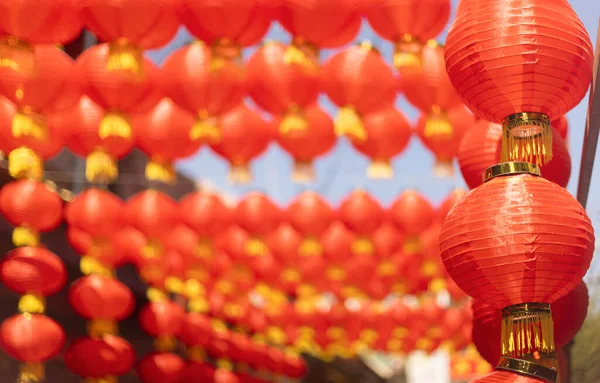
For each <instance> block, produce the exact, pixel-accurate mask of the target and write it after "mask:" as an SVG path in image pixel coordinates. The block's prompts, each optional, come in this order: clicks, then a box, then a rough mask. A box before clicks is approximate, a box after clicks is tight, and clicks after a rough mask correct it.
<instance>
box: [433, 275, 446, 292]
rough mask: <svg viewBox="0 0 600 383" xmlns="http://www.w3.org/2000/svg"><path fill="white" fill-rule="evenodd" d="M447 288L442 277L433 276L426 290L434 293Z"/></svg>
mask: <svg viewBox="0 0 600 383" xmlns="http://www.w3.org/2000/svg"><path fill="white" fill-rule="evenodd" d="M447 289H448V284H447V283H446V280H445V279H444V278H435V279H433V280H432V281H431V282H429V286H428V290H429V291H430V292H432V293H434V294H437V293H441V292H442V291H446V290H447Z"/></svg>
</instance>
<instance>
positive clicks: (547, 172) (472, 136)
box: [458, 121, 571, 189]
mask: <svg viewBox="0 0 600 383" xmlns="http://www.w3.org/2000/svg"><path fill="white" fill-rule="evenodd" d="M552 153H553V155H552V158H553V160H552V162H550V163H548V164H546V165H542V166H540V171H541V172H542V176H543V177H544V178H546V179H547V180H550V181H552V182H554V183H557V184H559V185H560V186H562V187H566V186H567V184H568V183H569V178H570V177H571V156H570V155H569V150H568V148H567V145H566V144H565V142H564V141H563V139H562V138H560V136H559V134H558V133H557V132H556V131H555V130H554V129H552ZM501 154H502V126H501V125H498V124H494V123H489V122H487V121H481V122H479V123H477V124H475V125H474V126H473V127H472V128H470V129H469V130H467V132H466V133H465V136H464V138H463V140H462V142H461V144H460V148H459V150H458V164H459V166H460V171H461V173H462V175H463V178H464V180H465V182H466V183H467V185H469V187H470V188H471V189H474V188H476V187H477V186H479V185H481V183H482V178H483V172H484V170H485V169H487V168H488V167H490V166H492V165H494V164H497V163H499V162H500V161H501V159H500V157H501Z"/></svg>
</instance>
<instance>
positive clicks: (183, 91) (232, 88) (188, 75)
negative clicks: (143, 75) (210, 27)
mask: <svg viewBox="0 0 600 383" xmlns="http://www.w3.org/2000/svg"><path fill="white" fill-rule="evenodd" d="M212 57H213V55H212V52H211V50H210V48H208V47H207V46H206V45H204V44H203V43H195V44H192V45H189V46H187V47H183V48H181V49H179V50H176V51H175V52H174V53H173V54H171V55H170V56H169V57H167V59H166V61H165V62H164V64H163V66H162V68H161V78H162V84H161V85H162V87H163V89H164V90H165V93H166V94H167V96H169V97H170V98H171V99H172V100H173V102H174V103H175V104H177V105H178V106H179V107H181V108H183V109H185V110H186V111H188V112H189V113H192V114H193V115H194V116H195V118H196V121H195V123H194V125H193V126H192V127H191V130H190V131H189V135H190V139H191V140H194V141H196V140H199V141H201V142H203V143H218V142H219V141H220V139H221V132H220V130H219V126H218V124H217V122H218V121H217V118H218V116H220V115H221V114H224V113H226V112H228V111H230V110H231V109H233V108H234V107H235V106H237V105H239V104H240V103H241V102H242V98H243V96H244V72H243V70H242V68H241V67H240V66H238V65H235V64H234V63H232V62H229V61H225V62H223V63H222V67H221V68H220V69H219V71H216V72H215V71H211V70H210V62H211V60H212ZM190 63H193V65H190Z"/></svg>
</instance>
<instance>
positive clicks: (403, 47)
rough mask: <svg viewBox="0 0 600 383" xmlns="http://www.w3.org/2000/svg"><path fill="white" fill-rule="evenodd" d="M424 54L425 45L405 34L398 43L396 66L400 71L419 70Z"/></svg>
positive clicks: (395, 53) (395, 54) (395, 57)
mask: <svg viewBox="0 0 600 383" xmlns="http://www.w3.org/2000/svg"><path fill="white" fill-rule="evenodd" d="M422 52H423V43H422V42H420V41H419V40H417V39H415V38H414V37H413V36H411V35H409V34H405V35H404V36H402V38H401V39H400V40H399V41H398V42H396V51H395V52H394V66H395V67H396V68H397V69H398V70H400V71H402V70H404V69H414V68H418V67H420V66H421V65H422V59H421V55H422Z"/></svg>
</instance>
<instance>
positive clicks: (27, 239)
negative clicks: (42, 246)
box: [0, 180, 63, 246]
mask: <svg viewBox="0 0 600 383" xmlns="http://www.w3.org/2000/svg"><path fill="white" fill-rule="evenodd" d="M62 208H63V202H62V200H61V198H60V197H59V196H58V194H57V193H56V192H55V191H54V190H52V189H50V188H49V187H48V186H47V185H46V184H44V183H41V182H37V181H34V180H18V181H13V182H10V183H8V184H6V185H4V187H3V188H2V189H1V190H0V212H1V213H2V215H3V216H4V218H6V220H7V221H8V222H9V223H10V224H11V225H13V226H15V229H14V231H13V243H14V245H15V246H37V245H38V243H39V235H40V233H41V232H48V231H52V230H54V229H56V228H57V227H58V226H59V225H60V223H61V221H62Z"/></svg>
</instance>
